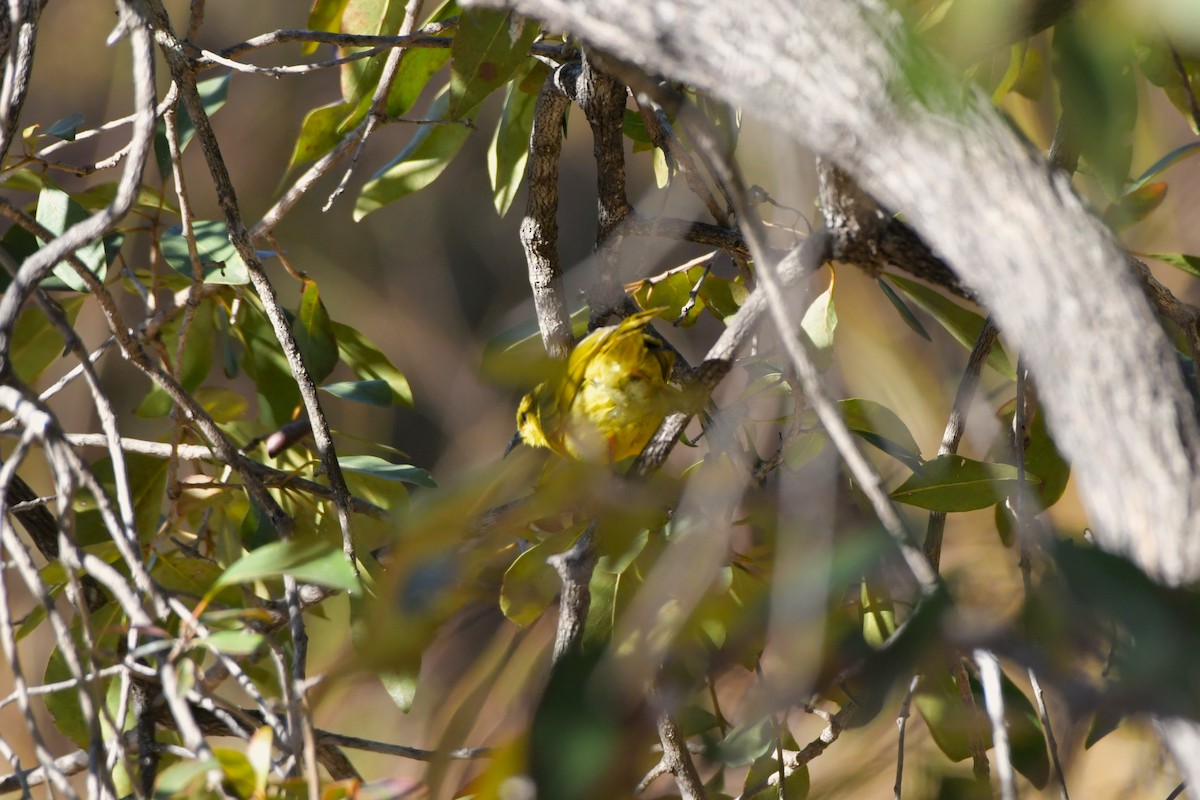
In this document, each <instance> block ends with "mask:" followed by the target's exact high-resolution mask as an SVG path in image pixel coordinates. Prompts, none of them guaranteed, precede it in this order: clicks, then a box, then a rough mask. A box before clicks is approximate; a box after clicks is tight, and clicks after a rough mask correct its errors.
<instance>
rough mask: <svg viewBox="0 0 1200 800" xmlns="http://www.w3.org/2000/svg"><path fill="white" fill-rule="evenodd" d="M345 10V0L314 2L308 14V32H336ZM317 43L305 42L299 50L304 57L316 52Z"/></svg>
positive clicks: (316, 0)
mask: <svg viewBox="0 0 1200 800" xmlns="http://www.w3.org/2000/svg"><path fill="white" fill-rule="evenodd" d="M345 8H346V0H314V2H313V6H312V10H310V11H309V12H308V29H309V30H310V31H337V30H338V28H339V23H340V21H341V19H342V10H343V9H345ZM318 46H319V45H318V43H317V42H306V43H305V44H304V48H303V49H302V50H301V52H302V53H304V55H306V56H310V55H312V54H313V53H315V52H317V47H318Z"/></svg>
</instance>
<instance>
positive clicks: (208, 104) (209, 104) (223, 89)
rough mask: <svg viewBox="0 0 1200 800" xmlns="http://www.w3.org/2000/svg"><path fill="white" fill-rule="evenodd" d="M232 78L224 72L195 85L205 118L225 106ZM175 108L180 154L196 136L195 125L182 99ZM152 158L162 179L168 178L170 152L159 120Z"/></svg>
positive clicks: (162, 124)
mask: <svg viewBox="0 0 1200 800" xmlns="http://www.w3.org/2000/svg"><path fill="white" fill-rule="evenodd" d="M232 77H233V73H232V72H226V73H225V74H224V75H218V76H217V77H215V78H209V79H207V80H203V81H198V82H197V83H196V91H197V92H199V94H200V103H201V105H203V106H204V113H205V114H206V115H207V116H209V117H211V116H212V115H213V114H215V113H217V111H219V110H220V109H221V107H222V106H224V105H225V101H226V100H227V99H228V97H229V79H230V78H232ZM175 107H176V109H178V114H177V117H176V119H177V120H178V121H177V123H176V128H177V130H178V133H179V152H180V153H182V152H183V151H184V150H186V149H187V146H188V144H190V143H191V141H192V137H193V136H195V135H196V125H195V123H194V122H193V121H192V117H191V115H190V114H189V113H188V110H187V106H186V105H185V104H184V102H183V100H182V99H181V100H177V101H176V106H175ZM154 157H155V160H156V161H157V162H158V169H159V173H160V174H161V175H162V176H163V177H164V178H165V177H168V176H170V175H171V150H170V146H169V145H168V144H167V126H166V123H165V122H163V121H162V120H161V119H160V120H159V121H158V127H157V128H155V132H154Z"/></svg>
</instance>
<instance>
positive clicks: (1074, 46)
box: [1052, 11, 1137, 197]
mask: <svg viewBox="0 0 1200 800" xmlns="http://www.w3.org/2000/svg"><path fill="white" fill-rule="evenodd" d="M1053 49H1054V60H1053V64H1052V68H1053V71H1054V75H1055V77H1056V78H1057V79H1058V83H1059V93H1058V95H1059V98H1060V100H1061V102H1062V108H1063V110H1062V113H1063V119H1064V121H1065V124H1066V125H1067V126H1068V127H1069V128H1070V129H1071V130H1076V131H1087V135H1085V136H1080V137H1078V145H1079V151H1080V155H1081V156H1082V157H1083V158H1084V159H1085V160H1086V161H1087V163H1088V165H1089V166H1090V167H1091V169H1092V171H1093V172H1094V173H1095V175H1096V177H1097V178H1098V179H1099V180H1100V182H1101V184H1102V185H1103V186H1104V187H1105V189H1106V190H1107V191H1108V193H1109V195H1110V196H1112V197H1117V196H1119V195H1120V194H1121V190H1122V188H1123V187H1124V186H1125V181H1126V179H1127V178H1128V176H1129V164H1130V161H1131V159H1132V155H1133V146H1132V135H1133V126H1134V123H1135V122H1136V121H1137V85H1136V82H1135V76H1134V69H1133V47H1132V44H1131V42H1130V40H1129V34H1128V31H1127V30H1119V29H1116V28H1115V27H1114V26H1112V25H1111V23H1109V22H1108V21H1106V20H1104V19H1102V18H1101V16H1100V15H1099V14H1088V13H1085V12H1084V11H1080V12H1079V13H1078V14H1070V15H1068V16H1067V17H1065V18H1064V19H1063V20H1062V21H1060V22H1059V23H1058V24H1057V25H1056V26H1055V28H1054V42H1053Z"/></svg>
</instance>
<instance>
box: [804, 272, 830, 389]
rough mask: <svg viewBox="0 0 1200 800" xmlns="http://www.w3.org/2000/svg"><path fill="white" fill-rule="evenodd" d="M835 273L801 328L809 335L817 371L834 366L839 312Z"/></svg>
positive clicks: (813, 302) (818, 296) (814, 302)
mask: <svg viewBox="0 0 1200 800" xmlns="http://www.w3.org/2000/svg"><path fill="white" fill-rule="evenodd" d="M835 282H836V278H835V275H834V272H833V271H832V270H830V272H829V288H827V289H826V290H825V291H823V292H821V293H820V294H819V295H817V297H816V299H814V300H813V301H812V304H811V305H810V306H809V307H808V310H807V311H805V312H804V318H803V319H802V320H801V321H800V328H801V330H803V331H804V333H805V334H807V335H808V339H809V341H810V342H812V345H813V348H814V352H813V361H814V363H816V365H817V369H819V370H821V371H822V372H824V371H825V370H827V369H829V368H830V367H831V366H833V332H834V331H835V330H836V329H837V322H838V318H837V311H836V310H835V309H834V306H833V286H834V283H835Z"/></svg>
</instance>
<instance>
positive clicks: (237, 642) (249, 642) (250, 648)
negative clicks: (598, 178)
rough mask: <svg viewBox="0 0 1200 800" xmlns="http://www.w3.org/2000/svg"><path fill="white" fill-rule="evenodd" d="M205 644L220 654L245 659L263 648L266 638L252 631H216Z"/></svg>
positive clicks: (205, 639) (208, 637) (206, 639)
mask: <svg viewBox="0 0 1200 800" xmlns="http://www.w3.org/2000/svg"><path fill="white" fill-rule="evenodd" d="M203 641H204V643H205V644H207V645H208V646H209V647H211V648H212V649H214V650H216V651H217V652H218V653H224V654H225V655H227V656H238V657H244V656H249V655H252V654H253V653H254V652H255V651H257V650H258V648H260V647H262V644H263V642H264V641H266V637H265V636H264V635H263V634H261V633H256V632H254V631H250V630H229V631H215V632H213V633H211V634H209V635H208V636H207V637H205V638H204V640H203Z"/></svg>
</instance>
